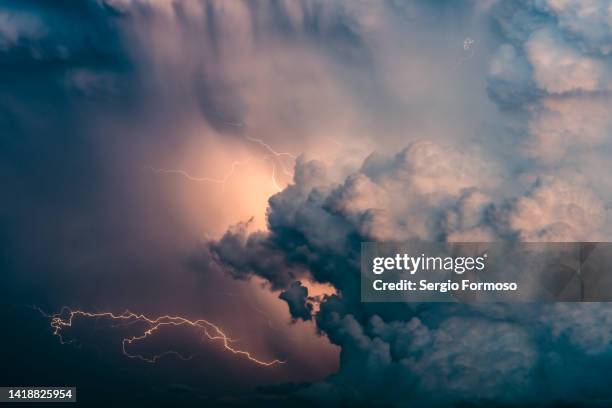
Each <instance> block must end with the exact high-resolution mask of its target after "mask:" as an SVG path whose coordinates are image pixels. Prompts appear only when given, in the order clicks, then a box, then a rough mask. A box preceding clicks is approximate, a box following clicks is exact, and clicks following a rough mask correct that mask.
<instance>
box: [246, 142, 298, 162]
mask: <svg viewBox="0 0 612 408" xmlns="http://www.w3.org/2000/svg"><path fill="white" fill-rule="evenodd" d="M244 138H245V139H246V140H248V141H250V142H253V143H257V144H258V145H260V146H262V147H263V148H264V149H266V150H267V151H268V152H270V153H272V154H273V155H274V156H276V157H282V156H286V157H289V158H291V159H293V160H295V159H297V156H296V155H294V154H291V153H289V152H278V151H276V150H274V149H273V148H272V146H270V145H269V144H267V143H266V142H264V141H263V140H261V139H256V138H254V137H250V136H244Z"/></svg>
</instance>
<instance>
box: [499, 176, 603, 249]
mask: <svg viewBox="0 0 612 408" xmlns="http://www.w3.org/2000/svg"><path fill="white" fill-rule="evenodd" d="M607 222H608V220H607V213H606V209H605V205H604V203H603V202H602V200H601V199H600V198H599V197H598V196H597V195H596V194H595V193H594V192H592V191H590V190H588V189H587V188H585V187H583V186H581V185H580V184H573V183H572V182H569V181H566V180H560V179H558V178H551V177H543V178H541V179H540V180H539V181H538V182H536V184H535V185H534V186H533V188H532V189H531V190H530V191H529V192H528V193H527V194H526V195H525V196H523V197H521V198H519V199H518V200H517V201H516V202H515V204H514V206H513V208H512V210H511V213H510V217H509V227H510V228H511V229H512V230H514V231H517V232H518V233H519V236H520V238H521V240H523V241H527V242H535V241H542V242H546V241H552V242H568V241H597V240H603V239H604V237H605V236H607V237H609V236H610V233H611V232H612V231H609V230H607Z"/></svg>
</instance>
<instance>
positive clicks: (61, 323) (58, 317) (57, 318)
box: [36, 306, 286, 367]
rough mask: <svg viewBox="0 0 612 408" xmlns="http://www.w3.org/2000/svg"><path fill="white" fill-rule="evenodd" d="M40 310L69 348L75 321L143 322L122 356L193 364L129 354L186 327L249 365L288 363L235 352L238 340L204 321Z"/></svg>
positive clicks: (123, 347) (127, 339)
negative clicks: (161, 333) (163, 331)
mask: <svg viewBox="0 0 612 408" xmlns="http://www.w3.org/2000/svg"><path fill="white" fill-rule="evenodd" d="M36 309H37V310H38V311H39V312H40V313H41V314H43V315H44V316H46V317H48V318H49V319H50V320H51V321H50V326H51V329H52V331H53V335H54V336H57V337H58V338H59V339H60V343H61V344H69V343H71V342H72V340H70V341H66V340H65V339H64V337H63V335H62V330H63V329H65V328H69V327H72V324H73V322H74V320H75V318H77V317H81V318H108V319H111V320H113V321H119V322H120V323H121V324H123V325H132V324H135V323H139V322H140V323H143V324H145V325H146V326H147V328H146V329H145V330H144V332H143V333H142V334H140V335H136V336H131V337H125V338H123V340H122V342H121V350H122V353H123V354H124V355H125V356H126V357H128V358H131V359H138V360H142V361H145V362H147V363H155V362H157V361H158V360H159V359H160V358H161V357H163V356H166V355H170V354H172V355H175V356H177V357H178V358H180V359H182V360H190V359H192V358H193V357H194V356H195V355H190V356H183V355H182V354H181V353H179V352H177V351H174V350H168V351H165V352H163V353H161V354H157V355H155V356H153V357H145V356H143V355H141V354H132V353H130V352H129V351H128V347H129V346H130V345H133V344H136V343H138V342H140V341H142V340H144V339H146V338H148V337H150V336H153V335H154V334H155V333H156V332H157V331H158V330H159V329H160V328H161V327H164V326H186V327H193V328H195V329H197V330H201V332H202V334H203V337H202V338H203V339H208V340H210V341H216V342H220V343H221V345H222V346H223V349H224V350H225V351H227V352H229V353H232V354H235V355H237V356H240V357H243V358H246V359H248V360H249V361H251V362H253V363H255V364H258V365H260V366H266V367H269V366H273V365H276V364H284V363H286V361H283V360H278V359H274V360H270V361H265V360H261V359H259V358H256V357H254V356H253V355H252V354H251V352H249V351H245V350H240V349H237V348H235V347H234V346H232V344H231V343H232V342H234V341H235V340H232V339H231V338H229V337H228V336H227V335H226V334H225V333H224V332H223V331H222V330H221V328H220V327H219V326H217V325H215V324H213V323H211V322H209V321H208V320H204V319H198V320H189V319H187V318H185V317H181V316H170V315H163V316H159V317H155V318H151V317H147V316H145V315H144V314H138V313H133V312H130V311H129V310H126V311H125V312H123V313H121V314H115V313H112V312H98V313H93V312H87V311H83V310H73V309H71V308H69V307H67V306H64V307H62V309H61V310H60V312H59V313H56V314H52V315H49V314H46V313H44V312H43V311H42V310H41V309H39V308H36Z"/></svg>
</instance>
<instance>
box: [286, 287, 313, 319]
mask: <svg viewBox="0 0 612 408" xmlns="http://www.w3.org/2000/svg"><path fill="white" fill-rule="evenodd" d="M278 297H279V298H280V299H282V300H284V301H285V302H287V304H288V305H289V312H290V313H291V316H293V317H295V318H296V319H297V318H299V319H302V320H310V319H311V317H312V304H311V303H309V302H308V288H306V287H304V286H302V284H301V282H293V283H292V284H291V286H289V289H287V290H285V291H284V292H281V294H280V295H279V296H278Z"/></svg>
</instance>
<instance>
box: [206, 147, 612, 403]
mask: <svg viewBox="0 0 612 408" xmlns="http://www.w3.org/2000/svg"><path fill="white" fill-rule="evenodd" d="M471 158H472V161H473V162H474V163H483V161H482V160H484V159H483V158H482V157H473V156H472V157H471ZM461 162H464V161H463V156H462V155H461V154H460V153H458V150H456V149H453V148H445V147H442V146H437V145H435V144H431V143H429V142H418V143H415V144H413V145H411V146H409V147H408V148H406V149H405V150H404V151H402V152H401V153H399V154H398V155H396V156H395V157H391V158H384V157H380V156H376V157H374V156H373V157H370V158H368V159H367V160H366V162H365V163H364V165H363V167H362V168H361V170H359V171H358V172H356V173H354V174H352V175H350V176H348V177H347V179H346V180H345V181H344V182H343V183H342V184H334V183H332V182H331V181H330V178H329V177H328V176H327V174H326V172H325V170H324V168H323V167H321V164H319V163H317V162H303V161H302V162H298V164H297V167H296V179H295V180H294V184H293V185H291V186H289V187H288V188H287V189H285V190H284V191H283V192H281V193H279V194H277V195H275V196H273V197H272V198H271V199H270V207H269V213H268V225H269V230H270V231H269V233H255V234H251V235H248V236H243V237H242V239H241V240H240V241H239V242H240V243H242V246H240V245H236V244H238V243H239V242H238V241H232V242H231V243H232V245H228V244H229V242H227V241H224V240H221V241H219V242H216V243H213V244H212V246H213V247H214V248H215V251H216V253H217V255H218V261H221V262H222V263H225V264H226V265H228V266H235V265H237V263H236V262H235V260H234V258H235V257H244V258H243V263H241V264H240V267H241V271H242V274H241V276H242V277H244V276H248V274H249V273H250V274H254V275H257V276H260V277H263V278H265V279H267V280H268V281H270V282H271V283H272V284H273V285H274V286H275V287H281V286H283V285H284V286H285V287H286V288H288V289H287V290H288V292H292V291H294V290H295V288H296V287H299V286H297V285H298V284H295V283H294V284H292V285H290V284H288V283H287V282H288V280H289V279H290V276H287V275H286V271H287V270H290V269H295V268H296V267H298V268H301V269H303V270H307V271H308V274H309V275H310V277H311V279H313V280H315V281H318V282H324V283H329V284H332V285H333V286H334V287H335V288H336V290H337V291H338V295H333V296H328V297H326V298H325V299H324V300H323V302H322V303H321V305H320V311H319V312H318V313H317V314H316V317H315V319H316V323H317V327H318V328H319V329H320V330H321V331H322V332H323V333H325V334H326V335H327V336H328V338H329V339H330V340H331V341H332V342H333V343H334V344H337V345H339V346H340V347H341V348H342V352H341V366H340V370H339V372H338V373H336V374H334V375H332V376H331V377H329V378H328V379H326V380H325V381H324V382H322V383H316V384H313V385H312V386H311V387H309V388H307V389H305V390H302V391H300V392H299V395H300V396H302V397H304V398H309V399H313V400H317V401H327V402H335V403H348V402H350V403H365V402H366V401H377V402H378V403H381V404H390V405H403V404H410V403H418V404H434V405H435V404H441V405H453V404H456V403H460V402H462V401H471V402H478V401H481V402H482V403H483V404H484V403H486V402H487V401H489V402H492V403H504V404H510V405H512V404H524V403H527V402H530V403H543V404H550V403H553V401H556V400H567V401H576V402H580V403H584V404H589V403H595V401H589V400H588V399H587V398H588V395H589V393H590V392H591V391H593V392H594V393H595V394H597V395H599V396H601V397H604V398H609V397H610V396H609V394H608V393H607V388H606V387H605V386H604V385H603V382H601V381H593V380H592V379H591V377H589V378H588V379H587V378H584V379H577V378H575V376H574V375H573V374H572V373H573V372H574V370H582V369H583V367H584V366H585V365H590V364H592V362H593V358H595V357H594V356H599V358H602V359H608V356H609V348H608V346H607V340H606V339H607V338H608V335H609V329H608V328H603V327H601V326H600V325H598V324H597V323H595V319H598V318H603V319H605V320H607V319H608V318H609V317H608V316H610V313H611V309H610V308H609V307H606V306H605V304H601V305H547V306H542V305H529V306H517V305H496V306H487V307H479V306H467V305H452V304H442V305H441V304H422V305H407V304H404V305H397V304H382V305H377V304H365V303H361V302H360V289H359V284H360V280H359V276H360V272H359V260H360V256H359V253H360V242H362V241H372V240H377V241H388V240H390V241H403V240H409V239H413V238H417V239H424V240H432V239H433V240H439V239H441V237H442V239H448V240H468V241H484V240H492V241H495V240H499V239H504V240H507V239H517V238H518V239H524V240H526V241H533V240H552V241H557V240H564V239H572V237H578V239H588V237H592V236H596V234H598V231H600V230H599V229H600V228H601V227H602V226H603V225H604V224H605V221H604V220H605V215H604V213H605V210H604V207H603V205H602V203H601V202H600V201H598V199H597V198H595V197H594V196H591V194H592V193H590V192H589V191H588V190H580V187H577V186H571V185H568V184H566V183H564V182H561V181H559V180H555V179H546V178H544V179H541V180H539V181H538V182H536V183H535V184H534V185H533V187H532V188H531V189H530V190H528V191H527V192H526V193H525V194H524V195H523V196H520V197H514V198H511V199H500V198H495V197H493V196H492V195H491V192H492V191H494V190H495V189H494V188H493V189H492V186H493V185H494V184H495V183H496V182H497V183H498V182H499V179H495V178H494V177H497V175H496V173H495V172H483V171H482V169H480V170H479V169H478V168H477V167H476V168H471V167H470V166H471V165H469V164H467V165H464V167H463V168H462V174H460V176H458V173H457V170H456V169H457V168H458V167H459V166H458V163H461ZM464 164H465V163H464ZM457 180H461V184H457ZM570 208H571V209H573V210H570ZM578 214H582V215H583V216H581V217H580V218H578V219H577V218H576V215H578ZM602 233H606V230H604V231H603V232H602ZM574 239H575V238H574ZM245 243H248V245H247V244H245ZM253 247H257V248H266V253H274V254H275V259H277V260H284V262H285V267H283V266H282V265H279V264H274V265H266V266H267V267H266V268H263V269H262V268H259V267H258V265H257V264H251V263H248V262H246V260H249V259H251V257H252V256H253V252H252V248H253ZM224 254H228V255H230V254H231V255H230V256H229V257H228V261H227V262H226V261H225V260H224ZM303 297H304V296H300V298H301V299H303ZM300 302H301V300H300ZM290 310H291V311H292V313H293V314H294V317H295V318H303V316H302V315H303V313H302V312H303V310H301V309H299V308H291V309H290ZM569 310H571V311H572V312H571V313H568V312H569ZM596 316H599V317H596ZM604 316H605V317H604ZM559 365H566V366H567V367H568V368H567V370H569V372H568V373H567V375H557V374H553V373H555V372H556V369H557V368H556V367H558V366H559ZM567 381H571V382H572V384H573V387H572V388H571V389H568V388H566V387H565V384H566V382H567ZM542 387H547V389H548V391H547V393H546V394H542V393H538V392H537V390H538V389H541V388H542ZM383 390H384V391H383Z"/></svg>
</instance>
